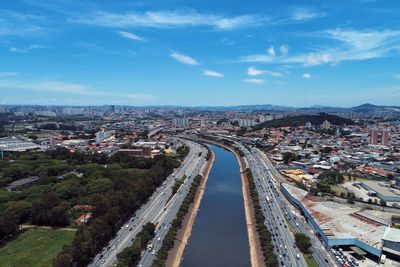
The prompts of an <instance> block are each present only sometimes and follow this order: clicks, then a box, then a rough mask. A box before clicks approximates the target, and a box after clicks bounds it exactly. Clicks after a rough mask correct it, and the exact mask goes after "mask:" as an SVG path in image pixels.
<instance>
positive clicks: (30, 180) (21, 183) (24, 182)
mask: <svg viewBox="0 0 400 267" xmlns="http://www.w3.org/2000/svg"><path fill="white" fill-rule="evenodd" d="M39 180H40V178H39V177H38V176H30V177H27V178H23V179H19V180H16V181H14V182H12V183H10V184H8V185H7V186H6V187H5V189H6V190H7V191H9V192H11V191H14V190H16V189H18V188H21V187H28V186H31V185H32V184H34V183H36V182H37V181H39Z"/></svg>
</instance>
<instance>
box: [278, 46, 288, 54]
mask: <svg viewBox="0 0 400 267" xmlns="http://www.w3.org/2000/svg"><path fill="white" fill-rule="evenodd" d="M279 51H280V52H281V55H282V56H286V55H287V54H288V53H289V46H288V45H287V44H283V45H281V46H280V47H279Z"/></svg>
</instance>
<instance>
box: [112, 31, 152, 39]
mask: <svg viewBox="0 0 400 267" xmlns="http://www.w3.org/2000/svg"><path fill="white" fill-rule="evenodd" d="M117 33H118V34H119V35H120V36H122V37H124V38H127V39H129V40H132V41H146V39H145V38H143V37H140V36H138V35H136V34H134V33H131V32H125V31H118V32H117Z"/></svg>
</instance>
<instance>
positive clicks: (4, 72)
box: [0, 71, 19, 77]
mask: <svg viewBox="0 0 400 267" xmlns="http://www.w3.org/2000/svg"><path fill="white" fill-rule="evenodd" d="M18 74H19V73H18V72H14V71H3V72H0V77H9V76H17V75H18Z"/></svg>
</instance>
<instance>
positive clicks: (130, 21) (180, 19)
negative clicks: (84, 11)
mask: <svg viewBox="0 0 400 267" xmlns="http://www.w3.org/2000/svg"><path fill="white" fill-rule="evenodd" d="M264 20H265V19H263V18H260V17H258V16H253V15H243V16H236V17H223V16H219V15H213V14H201V13H198V12H197V11H195V10H193V9H180V10H173V11H147V12H144V13H138V12H128V13H124V14H117V13H110V12H105V11H98V12H95V13H94V14H93V15H92V16H86V17H84V18H78V19H71V20H70V21H71V22H77V23H84V24H90V25H96V26H104V27H118V28H129V27H152V28H170V27H197V26H208V27H213V28H217V29H222V30H230V29H235V28H240V27H250V26H255V25H259V24H261V23H262V22H263V21H264Z"/></svg>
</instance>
